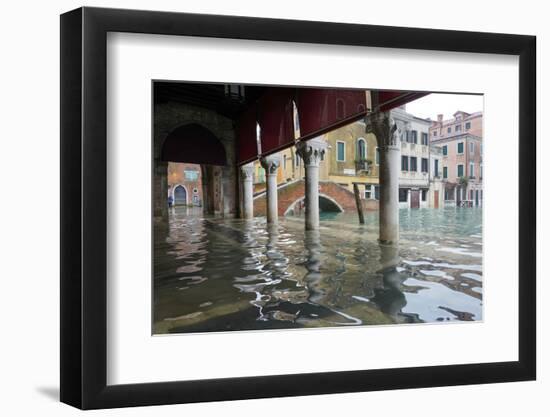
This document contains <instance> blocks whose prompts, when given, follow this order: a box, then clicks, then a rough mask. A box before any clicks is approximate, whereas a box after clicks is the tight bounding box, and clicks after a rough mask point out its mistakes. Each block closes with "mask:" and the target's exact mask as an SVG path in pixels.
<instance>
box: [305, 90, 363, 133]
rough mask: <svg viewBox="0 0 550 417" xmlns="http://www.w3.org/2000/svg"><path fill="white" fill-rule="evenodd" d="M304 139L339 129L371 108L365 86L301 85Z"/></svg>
mask: <svg viewBox="0 0 550 417" xmlns="http://www.w3.org/2000/svg"><path fill="white" fill-rule="evenodd" d="M297 91H298V93H297V102H296V106H297V107H298V117H299V121H300V136H301V137H300V140H306V139H310V138H312V137H314V136H318V135H321V134H323V133H326V132H328V131H330V130H333V129H336V128H338V127H340V126H342V125H344V124H346V123H348V122H351V121H353V120H354V119H358V118H361V117H362V116H364V115H365V114H366V111H367V100H366V92H365V90H343V89H336V88H300V89H298V90H297Z"/></svg>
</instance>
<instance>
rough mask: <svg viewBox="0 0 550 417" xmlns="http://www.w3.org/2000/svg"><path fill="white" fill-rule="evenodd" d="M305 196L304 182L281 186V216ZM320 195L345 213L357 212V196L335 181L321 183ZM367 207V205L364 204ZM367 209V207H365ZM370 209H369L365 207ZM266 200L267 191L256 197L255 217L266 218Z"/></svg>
mask: <svg viewBox="0 0 550 417" xmlns="http://www.w3.org/2000/svg"><path fill="white" fill-rule="evenodd" d="M304 195H305V182H304V180H297V181H293V182H290V183H286V184H281V185H279V187H278V189H277V200H278V212H279V216H284V215H285V214H287V213H288V212H289V211H290V209H291V207H292V206H293V205H294V204H296V202H297V201H299V200H302V199H303V198H304ZM319 195H320V196H322V197H324V198H327V199H328V200H330V201H333V202H336V203H337V205H338V207H339V208H340V209H341V210H342V211H344V212H351V213H353V212H355V211H356V210H357V208H356V207H355V195H354V194H353V192H352V191H350V190H349V189H347V188H346V187H343V186H341V185H339V184H337V183H335V182H333V181H319ZM363 204H364V205H365V203H363ZM364 207H365V206H364ZM365 208H366V209H369V208H368V207H365ZM265 214H266V199H265V190H264V191H261V192H259V193H257V194H256V196H255V197H254V215H255V216H265Z"/></svg>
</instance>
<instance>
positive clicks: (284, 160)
mask: <svg viewBox="0 0 550 417" xmlns="http://www.w3.org/2000/svg"><path fill="white" fill-rule="evenodd" d="M283 169H286V155H283Z"/></svg>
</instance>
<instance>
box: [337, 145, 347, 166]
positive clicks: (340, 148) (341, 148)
mask: <svg viewBox="0 0 550 417" xmlns="http://www.w3.org/2000/svg"><path fill="white" fill-rule="evenodd" d="M345 160H346V143H345V142H336V161H338V162H344V161H345Z"/></svg>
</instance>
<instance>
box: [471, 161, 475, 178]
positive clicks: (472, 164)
mask: <svg viewBox="0 0 550 417" xmlns="http://www.w3.org/2000/svg"><path fill="white" fill-rule="evenodd" d="M470 178H475V173H474V163H473V162H470Z"/></svg>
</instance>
